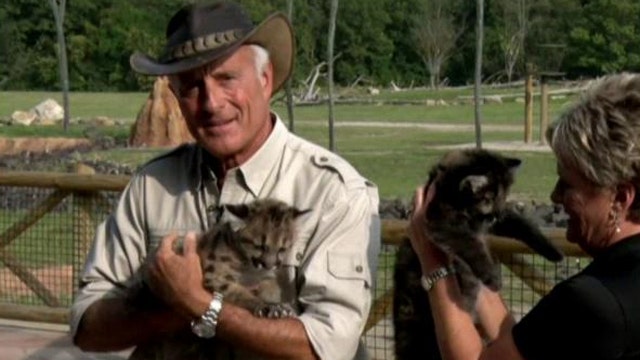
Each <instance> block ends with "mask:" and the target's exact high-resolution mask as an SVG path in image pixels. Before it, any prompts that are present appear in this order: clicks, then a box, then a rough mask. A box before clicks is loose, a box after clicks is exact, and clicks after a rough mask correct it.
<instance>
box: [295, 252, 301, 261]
mask: <svg viewBox="0 0 640 360" xmlns="http://www.w3.org/2000/svg"><path fill="white" fill-rule="evenodd" d="M296 260H298V261H300V260H302V253H296Z"/></svg>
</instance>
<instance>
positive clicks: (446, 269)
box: [420, 265, 456, 291]
mask: <svg viewBox="0 0 640 360" xmlns="http://www.w3.org/2000/svg"><path fill="white" fill-rule="evenodd" d="M455 272H456V270H455V269H454V268H453V266H451V265H449V266H443V267H439V268H437V269H435V270H433V271H432V272H431V273H429V274H428V275H426V276H425V275H422V277H421V278H420V285H422V287H423V288H424V289H425V290H426V291H429V290H431V289H432V288H433V286H434V285H435V284H436V282H437V281H438V280H440V279H442V278H445V277H447V276H449V275H452V274H455Z"/></svg>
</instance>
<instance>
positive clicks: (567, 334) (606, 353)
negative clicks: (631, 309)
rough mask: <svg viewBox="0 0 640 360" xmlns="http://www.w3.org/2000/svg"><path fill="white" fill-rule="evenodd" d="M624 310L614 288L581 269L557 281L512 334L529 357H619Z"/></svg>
mask: <svg viewBox="0 0 640 360" xmlns="http://www.w3.org/2000/svg"><path fill="white" fill-rule="evenodd" d="M623 315H624V314H623V312H622V309H621V307H620V305H619V303H618V301H617V299H616V298H615V297H614V295H613V294H612V293H611V292H610V291H609V289H607V288H606V287H605V286H604V285H603V284H602V283H601V282H600V281H598V280H597V279H595V278H593V277H591V276H585V275H581V276H577V277H574V278H572V279H570V280H567V281H565V282H563V283H560V284H558V285H557V286H556V287H555V288H554V289H553V290H552V291H551V293H549V295H547V296H546V297H544V298H543V299H542V300H541V301H540V302H539V303H538V305H536V306H535V307H534V308H533V309H532V310H531V311H530V312H529V313H528V314H527V315H526V316H525V317H524V318H523V319H522V320H521V321H520V322H519V323H518V324H516V325H515V326H514V328H513V330H512V334H513V339H514V342H515V344H516V347H517V348H518V350H519V351H520V353H521V354H522V355H523V357H524V358H525V359H527V360H537V359H540V360H542V359H545V360H548V359H617V358H619V356H620V355H621V354H622V352H623V349H624V333H625V322H624V316H623Z"/></svg>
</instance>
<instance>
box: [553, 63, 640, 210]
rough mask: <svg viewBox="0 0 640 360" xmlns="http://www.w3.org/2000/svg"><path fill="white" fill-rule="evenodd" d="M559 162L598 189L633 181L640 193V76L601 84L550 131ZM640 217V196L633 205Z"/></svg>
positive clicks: (614, 77) (623, 76)
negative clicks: (598, 187)
mask: <svg viewBox="0 0 640 360" xmlns="http://www.w3.org/2000/svg"><path fill="white" fill-rule="evenodd" d="M546 138H547V142H548V143H549V144H550V146H551V149H552V150H553V152H554V153H555V155H556V158H557V160H558V162H559V164H560V165H561V166H563V167H569V168H571V169H574V170H576V171H578V172H579V173H580V174H581V175H582V176H584V177H585V178H586V179H587V180H589V181H590V182H591V183H593V184H594V185H596V186H600V187H607V188H614V187H615V186H617V185H619V184H621V183H625V182H631V183H632V184H633V185H634V187H635V188H636V194H639V195H640V144H639V143H638V141H639V140H640V75H638V74H629V73H622V74H617V75H610V76H607V77H604V78H602V79H600V80H598V81H597V82H596V83H595V84H593V85H592V86H591V87H590V88H589V90H587V91H586V92H585V93H584V94H583V95H582V97H581V98H580V100H579V101H578V102H577V103H576V104H575V105H573V106H572V107H570V108H568V109H567V110H565V111H564V112H563V113H562V114H561V115H560V116H559V117H558V119H557V120H556V121H554V122H553V123H552V124H551V125H550V126H549V128H548V129H547V132H546ZM631 210H632V213H631V215H632V217H633V218H634V219H636V220H637V219H640V196H637V197H636V200H635V201H634V204H633V205H632V209H631Z"/></svg>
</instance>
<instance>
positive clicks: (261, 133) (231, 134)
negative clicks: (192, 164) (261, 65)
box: [169, 46, 273, 165]
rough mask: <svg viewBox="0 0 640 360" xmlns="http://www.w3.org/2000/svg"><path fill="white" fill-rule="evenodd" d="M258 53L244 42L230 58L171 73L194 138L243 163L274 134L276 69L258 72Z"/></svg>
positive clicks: (226, 158)
mask: <svg viewBox="0 0 640 360" xmlns="http://www.w3.org/2000/svg"><path fill="white" fill-rule="evenodd" d="M254 56H255V52H254V50H253V49H252V48H251V47H250V46H241V47H240V48H239V49H238V50H236V51H235V52H234V53H233V54H231V55H230V56H228V57H226V58H223V59H221V60H219V61H217V62H214V63H211V64H209V65H207V66H204V67H202V68H199V69H195V70H191V71H188V72H185V73H180V74H177V75H173V76H170V78H169V79H170V84H171V88H172V90H173V92H174V94H175V95H176V97H177V99H178V102H179V104H180V108H181V109H182V114H183V115H184V118H185V120H186V122H187V126H188V128H189V131H190V132H191V134H192V135H193V137H194V138H195V139H196V140H197V141H198V143H199V144H201V145H202V146H203V147H204V148H205V149H206V150H207V151H209V152H210V153H211V154H212V155H213V156H215V157H217V158H218V159H220V160H222V161H223V162H226V163H231V164H235V165H240V164H242V163H243V162H244V161H246V160H247V159H248V158H249V157H251V155H253V154H254V153H255V152H256V151H257V150H258V149H259V148H260V146H261V145H262V144H263V143H264V141H265V140H266V139H267V137H268V136H269V133H270V132H271V129H272V123H271V121H270V115H269V99H270V97H271V91H272V80H273V70H272V67H271V64H270V63H269V64H268V65H267V66H266V67H265V69H264V71H262V72H261V73H258V69H257V68H256V63H255V60H254Z"/></svg>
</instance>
